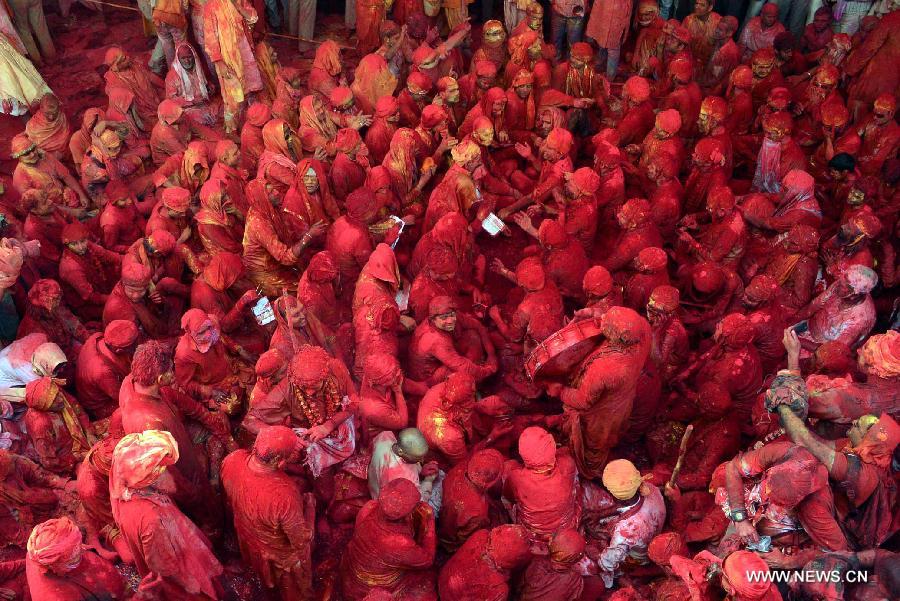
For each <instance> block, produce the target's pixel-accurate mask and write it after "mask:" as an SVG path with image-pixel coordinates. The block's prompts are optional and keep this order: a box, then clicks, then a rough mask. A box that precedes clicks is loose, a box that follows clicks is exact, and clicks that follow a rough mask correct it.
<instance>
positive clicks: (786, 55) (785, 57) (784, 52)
mask: <svg viewBox="0 0 900 601" xmlns="http://www.w3.org/2000/svg"><path fill="white" fill-rule="evenodd" d="M776 54H778V58H779V59H781V62H783V63H787V62H790V60H791V59H792V58H793V57H794V49H793V48H783V49H781V50H776Z"/></svg>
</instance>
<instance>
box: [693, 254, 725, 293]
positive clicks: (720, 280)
mask: <svg viewBox="0 0 900 601" xmlns="http://www.w3.org/2000/svg"><path fill="white" fill-rule="evenodd" d="M691 283H692V284H693V286H694V289H695V290H697V292H700V293H702V294H712V293H714V292H718V291H719V290H721V289H722V285H723V284H724V283H725V273H724V272H723V271H722V268H721V267H719V266H718V265H716V264H715V263H713V262H711V261H707V262H704V263H699V264H697V266H696V267H695V268H694V275H693V277H692V278H691Z"/></svg>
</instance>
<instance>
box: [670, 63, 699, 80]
mask: <svg viewBox="0 0 900 601" xmlns="http://www.w3.org/2000/svg"><path fill="white" fill-rule="evenodd" d="M693 73H694V65H693V64H692V62H691V60H690V59H688V58H676V59H675V60H673V61H672V62H671V63H669V77H671V78H672V79H674V80H675V81H677V82H679V83H687V82H689V81H690V80H691V76H692V75H693Z"/></svg>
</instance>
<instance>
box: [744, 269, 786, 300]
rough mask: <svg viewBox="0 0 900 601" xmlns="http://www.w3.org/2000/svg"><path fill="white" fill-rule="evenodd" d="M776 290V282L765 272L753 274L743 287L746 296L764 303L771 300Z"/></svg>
mask: <svg viewBox="0 0 900 601" xmlns="http://www.w3.org/2000/svg"><path fill="white" fill-rule="evenodd" d="M777 291H778V282H777V281H776V280H775V278H773V277H771V276H768V275H765V274H760V275H757V276H754V278H753V279H752V280H750V283H749V284H747V287H746V288H745V289H744V292H745V293H746V294H747V297H748V298H749V299H750V300H752V301H754V302H757V303H764V302H767V301H770V300H772V298H773V297H774V296H775V293H776V292H777Z"/></svg>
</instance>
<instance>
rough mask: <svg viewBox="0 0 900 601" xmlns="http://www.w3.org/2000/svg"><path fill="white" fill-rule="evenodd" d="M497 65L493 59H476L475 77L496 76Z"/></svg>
mask: <svg viewBox="0 0 900 601" xmlns="http://www.w3.org/2000/svg"><path fill="white" fill-rule="evenodd" d="M496 76H497V65H495V64H494V63H493V61H475V77H496Z"/></svg>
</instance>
